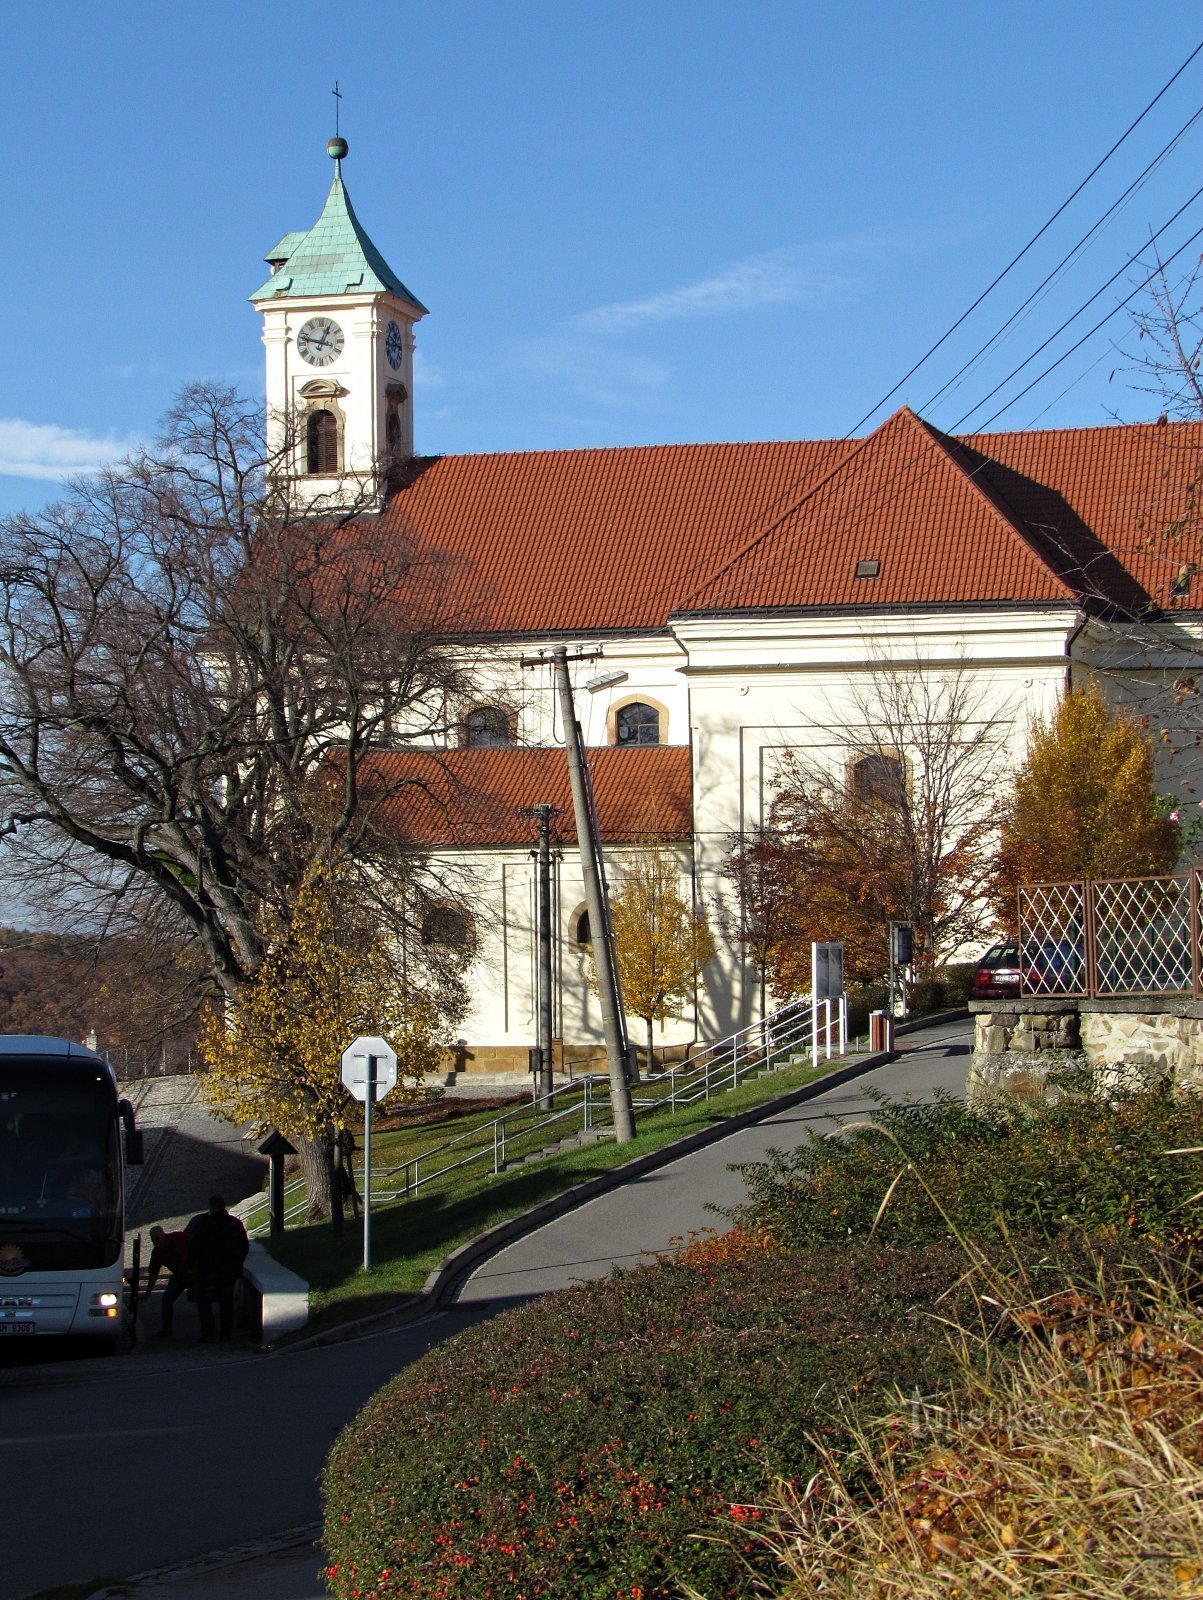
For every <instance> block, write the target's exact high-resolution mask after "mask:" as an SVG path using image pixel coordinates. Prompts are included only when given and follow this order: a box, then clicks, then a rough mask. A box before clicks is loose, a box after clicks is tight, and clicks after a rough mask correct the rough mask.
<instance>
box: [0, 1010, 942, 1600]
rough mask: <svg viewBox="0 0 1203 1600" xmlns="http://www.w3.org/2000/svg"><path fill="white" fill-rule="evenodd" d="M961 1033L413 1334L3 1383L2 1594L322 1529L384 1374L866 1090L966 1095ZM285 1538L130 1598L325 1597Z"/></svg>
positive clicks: (852, 1112) (742, 1145) (936, 1034)
mask: <svg viewBox="0 0 1203 1600" xmlns="http://www.w3.org/2000/svg"><path fill="white" fill-rule="evenodd" d="M971 1027H972V1025H971V1023H969V1022H968V1021H965V1022H959V1023H953V1024H946V1025H944V1026H942V1027H938V1028H936V1029H932V1030H927V1031H926V1032H925V1033H922V1034H913V1035H910V1036H909V1037H907V1038H905V1039H903V1040H902V1041H900V1043H901V1044H902V1045H903V1046H904V1053H903V1054H902V1055H901V1056H900V1058H899V1059H898V1060H896V1061H894V1062H891V1063H889V1064H888V1065H886V1066H884V1067H878V1068H874V1069H872V1070H871V1071H869V1072H867V1073H866V1074H865V1075H864V1076H863V1077H861V1078H858V1079H857V1080H855V1081H854V1082H851V1083H847V1084H844V1085H842V1086H840V1087H837V1088H835V1089H833V1090H830V1091H828V1092H827V1093H826V1094H824V1095H822V1096H821V1097H819V1098H817V1099H815V1100H813V1101H810V1102H808V1103H806V1104H804V1105H802V1106H799V1107H795V1108H793V1109H792V1110H789V1111H786V1112H783V1113H781V1114H780V1115H778V1116H775V1117H768V1118H766V1119H765V1120H764V1121H763V1122H761V1123H758V1124H756V1125H755V1126H754V1127H751V1128H747V1129H744V1130H743V1131H741V1132H739V1133H736V1134H733V1135H731V1136H730V1137H729V1138H727V1139H724V1140H722V1141H720V1142H718V1143H717V1144H714V1145H711V1146H709V1147H707V1148H706V1149H704V1150H701V1151H696V1152H694V1153H693V1154H692V1155H689V1156H686V1157H683V1158H681V1159H680V1160H678V1161H676V1162H674V1163H672V1164H671V1165H669V1166H667V1167H664V1168H661V1169H660V1170H659V1171H657V1172H654V1173H651V1174H648V1175H647V1176H646V1177H644V1178H641V1179H638V1180H636V1181H635V1182H633V1183H630V1184H628V1185H626V1186H624V1187H623V1188H622V1189H620V1190H616V1191H614V1192H612V1193H610V1194H607V1195H603V1196H600V1197H598V1198H597V1199H595V1200H592V1201H590V1202H589V1203H588V1204H586V1205H584V1206H581V1207H579V1208H578V1209H577V1210H576V1211H574V1212H570V1213H568V1214H567V1215H566V1216H564V1217H561V1218H559V1219H557V1220H556V1221H554V1222H552V1223H549V1224H547V1225H545V1226H544V1227H542V1228H540V1229H539V1230H538V1231H537V1232H535V1233H532V1234H530V1235H528V1236H527V1237H526V1238H524V1239H521V1240H519V1241H517V1242H515V1243H514V1244H512V1245H510V1246H509V1247H508V1248H507V1249H505V1250H503V1251H501V1252H500V1253H499V1254H498V1255H496V1256H494V1257H492V1258H490V1259H489V1260H488V1261H486V1262H484V1263H483V1264H482V1265H481V1266H480V1267H478V1268H477V1269H476V1270H475V1271H474V1272H473V1273H472V1274H471V1275H470V1276H469V1277H468V1278H467V1279H466V1281H465V1282H464V1283H463V1284H462V1285H461V1286H460V1289H459V1293H458V1298H457V1301H456V1303H455V1304H454V1305H453V1306H452V1307H451V1308H450V1309H448V1310H446V1311H444V1312H441V1313H439V1314H437V1315H434V1316H431V1317H429V1318H427V1319H425V1320H424V1321H422V1322H419V1323H414V1324H411V1325H409V1326H408V1327H403V1328H399V1329H395V1330H390V1331H389V1332H387V1333H382V1334H377V1335H375V1336H373V1337H372V1338H368V1339H359V1340H355V1341H352V1342H348V1343H345V1344H339V1345H331V1346H327V1347H324V1348H321V1349H313V1350H303V1351H293V1352H290V1351H283V1352H280V1353H279V1354H276V1355H271V1356H258V1355H255V1356H250V1355H248V1357H247V1358H246V1359H245V1360H243V1361H233V1362H229V1363H225V1364H223V1365H221V1366H219V1367H204V1368H196V1369H191V1368H189V1367H188V1366H187V1365H181V1366H179V1367H176V1368H175V1369H174V1370H171V1371H153V1372H152V1371H147V1370H141V1371H140V1370H138V1369H137V1368H136V1367H135V1366H133V1365H131V1366H129V1367H123V1366H122V1364H121V1363H120V1362H119V1361H113V1362H112V1363H106V1364H105V1366H104V1369H103V1371H102V1372H98V1370H97V1364H96V1363H93V1362H87V1363H81V1364H80V1366H79V1368H78V1370H72V1368H71V1367H70V1366H67V1365H60V1366H48V1367H45V1368H37V1369H29V1368H25V1369H22V1370H19V1371H18V1370H10V1371H0V1474H2V1475H3V1481H4V1500H5V1514H4V1518H3V1523H2V1524H0V1526H2V1528H3V1532H2V1534H0V1600H17V1597H22V1596H26V1595H29V1594H31V1593H34V1592H36V1591H38V1590H40V1589H44V1588H48V1587H50V1586H51V1585H54V1584H65V1583H68V1582H82V1581H84V1580H87V1579H90V1578H105V1579H110V1580H111V1579H117V1578H121V1577H122V1576H125V1575H129V1574H136V1573H142V1572H146V1571H147V1570H148V1569H154V1568H163V1567H170V1566H172V1565H174V1564H177V1563H186V1562H188V1561H191V1560H194V1559H195V1558H198V1557H203V1556H204V1554H205V1553H206V1552H211V1551H223V1550H228V1549H230V1547H232V1546H238V1545H244V1544H245V1545H249V1546H251V1547H255V1546H256V1541H260V1540H262V1539H263V1538H264V1536H273V1535H280V1534H281V1532H282V1530H288V1529H298V1528H301V1527H303V1526H304V1525H307V1524H314V1523H316V1521H317V1518H318V1514H319V1500H318V1487H317V1477H318V1473H319V1471H320V1469H321V1465H322V1461H323V1459H324V1458H325V1455H326V1453H327V1451H328V1449H329V1447H330V1444H331V1442H332V1440H333V1438H334V1436H335V1434H336V1433H337V1432H338V1430H339V1428H340V1427H341V1426H342V1425H343V1423H345V1422H346V1421H347V1420H348V1419H349V1418H350V1417H352V1416H353V1415H354V1414H355V1412H356V1411H357V1410H358V1409H359V1407H360V1406H361V1405H362V1404H363V1403H364V1401H365V1400H366V1399H367V1398H368V1396H369V1395H371V1394H372V1393H373V1392H374V1391H375V1390H376V1389H377V1388H379V1387H380V1385H381V1384H382V1383H384V1382H385V1381H386V1380H387V1379H388V1378H389V1377H391V1376H392V1374H393V1373H395V1372H396V1371H398V1370H399V1369H400V1368H401V1367H403V1366H405V1365H407V1364H408V1363H409V1362H411V1361H413V1360H414V1359H416V1358H417V1357H418V1356H419V1355H421V1354H422V1353H423V1352H424V1351H425V1350H427V1349H429V1348H430V1347H431V1346H432V1345H434V1344H437V1343H439V1342H441V1341H442V1340H444V1339H447V1338H449V1337H451V1336H452V1335H453V1334H454V1333H455V1332H456V1331H457V1330H458V1329H460V1328H462V1327H463V1326H464V1325H465V1322H468V1321H477V1320H480V1319H482V1318H484V1317H488V1316H491V1315H493V1314H495V1313H496V1312H497V1311H498V1310H501V1309H503V1308H504V1307H506V1306H509V1305H513V1304H515V1303H517V1302H518V1301H521V1300H524V1299H528V1298H530V1297H531V1296H533V1295H538V1294H544V1293H547V1292H548V1291H550V1290H552V1289H555V1288H559V1287H561V1286H562V1285H565V1284H569V1283H575V1282H579V1281H581V1280H582V1279H586V1278H595V1277H599V1276H602V1275H604V1274H605V1273H607V1272H609V1271H610V1269H611V1267H612V1266H619V1267H631V1266H635V1265H637V1264H638V1263H639V1262H640V1261H641V1260H646V1259H648V1258H649V1256H650V1255H653V1254H654V1253H656V1252H657V1251H662V1250H666V1249H669V1248H671V1246H672V1243H673V1241H674V1240H675V1239H680V1238H684V1237H686V1236H687V1235H688V1234H689V1233H691V1232H695V1231H697V1230H700V1229H703V1228H706V1227H717V1228H721V1227H722V1226H723V1225H724V1224H723V1220H722V1218H721V1217H720V1216H717V1215H716V1214H715V1213H714V1212H713V1211H712V1210H710V1209H708V1207H709V1206H710V1205H711V1204H712V1203H713V1204H717V1205H720V1206H725V1205H730V1204H734V1203H735V1202H737V1201H738V1200H739V1198H740V1197H741V1195H742V1192H743V1191H742V1183H741V1181H740V1179H739V1177H738V1174H736V1173H733V1172H731V1171H730V1170H729V1166H730V1164H731V1163H739V1162H744V1161H750V1160H755V1159H756V1158H757V1157H758V1156H760V1155H763V1153H764V1152H765V1151H766V1150H767V1149H769V1148H770V1147H773V1146H776V1147H779V1148H786V1149H788V1148H790V1147H791V1146H793V1145H795V1144H797V1143H799V1142H801V1140H802V1139H803V1138H804V1137H805V1134H806V1132H807V1130H808V1129H811V1128H817V1129H820V1130H822V1129H824V1128H828V1127H831V1126H834V1125H835V1123H836V1122H837V1121H846V1120H849V1119H854V1118H856V1117H858V1116H860V1115H863V1114H864V1113H865V1112H867V1110H868V1109H869V1107H870V1101H869V1100H868V1099H867V1098H866V1096H865V1092H864V1091H865V1089H866V1088H867V1087H870V1086H873V1087H876V1088H878V1089H880V1090H881V1091H883V1092H884V1093H887V1094H889V1095H892V1096H895V1097H901V1096H903V1095H911V1096H914V1097H916V1098H927V1097H928V1096H930V1094H931V1093H932V1092H933V1091H934V1090H935V1089H936V1088H946V1089H948V1090H950V1091H952V1092H953V1093H956V1094H960V1093H961V1092H963V1089H964V1083H965V1070H966V1067H967V1065H968V1055H969V1050H970V1042H971V1036H972V1035H971ZM281 1544H282V1546H283V1548H281V1550H280V1551H279V1552H278V1555H277V1556H276V1557H270V1556H267V1555H258V1556H257V1555H255V1554H253V1553H252V1554H250V1555H246V1556H244V1558H243V1559H242V1560H241V1561H240V1562H233V1563H227V1564H226V1565H225V1567H224V1568H222V1569H221V1570H217V1569H210V1570H208V1571H207V1572H203V1571H200V1570H194V1571H193V1572H192V1574H191V1576H189V1575H188V1573H186V1572H185V1571H182V1570H181V1571H179V1572H177V1573H176V1575H175V1576H174V1578H170V1579H164V1580H160V1581H159V1582H155V1583H146V1584H140V1585H139V1586H138V1587H137V1588H136V1589H135V1590H134V1591H133V1592H134V1593H136V1594H137V1595H138V1596H140V1597H144V1600H150V1597H151V1596H152V1595H153V1596H156V1597H157V1596H159V1595H160V1594H162V1595H164V1596H166V1595H169V1594H172V1595H174V1594H178V1595H179V1596H180V1600H184V1596H185V1594H189V1595H203V1596H205V1600H227V1597H228V1600H235V1597H238V1600H242V1597H243V1596H245V1597H247V1600H251V1597H254V1600H316V1597H320V1596H321V1595H322V1594H323V1593H324V1590H323V1588H322V1586H321V1584H320V1583H319V1582H318V1581H317V1579H316V1577H315V1575H314V1574H315V1567H316V1557H315V1556H314V1554H313V1553H312V1551H310V1550H308V1549H307V1548H306V1547H304V1546H301V1547H298V1546H297V1544H296V1540H295V1539H293V1540H292V1542H291V1544H290V1543H289V1540H288V1538H287V1537H285V1538H283V1539H282V1540H281Z"/></svg>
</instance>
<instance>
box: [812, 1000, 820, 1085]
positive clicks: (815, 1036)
mask: <svg viewBox="0 0 1203 1600" xmlns="http://www.w3.org/2000/svg"><path fill="white" fill-rule="evenodd" d="M810 1065H811V1068H812V1069H813V1070H814V1071H815V1072H817V1071H818V1070H819V1002H818V1001H817V1000H816V999H815V997H814V995H813V994H812V995H811V997H810Z"/></svg>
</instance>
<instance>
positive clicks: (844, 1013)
mask: <svg viewBox="0 0 1203 1600" xmlns="http://www.w3.org/2000/svg"><path fill="white" fill-rule="evenodd" d="M847 1048H848V996H847V995H846V994H841V995H840V1054H841V1055H843V1054H844V1052H845V1051H846V1050H847Z"/></svg>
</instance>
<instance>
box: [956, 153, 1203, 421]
mask: <svg viewBox="0 0 1203 1600" xmlns="http://www.w3.org/2000/svg"><path fill="white" fill-rule="evenodd" d="M1200 195H1203V185H1201V186H1200V187H1199V188H1198V189H1196V190H1195V192H1194V194H1192V195H1191V197H1190V199H1189V200H1187V201H1184V203H1183V204H1182V205H1180V206H1179V207H1178V209H1177V211H1175V212H1174V215H1173V216H1172V217H1171V218H1170V219H1169V221H1168V222H1163V223H1162V225H1161V227H1160V228H1158V229H1157V231H1156V233H1154V234H1151V235H1150V237H1149V241H1148V244H1149V245H1152V244H1156V243H1157V240H1158V239H1160V237H1161V235H1162V234H1163V233H1165V232H1166V230H1167V229H1168V228H1171V227H1173V225H1174V223H1175V222H1177V220H1178V218H1179V217H1180V216H1181V215H1182V213H1183V212H1184V211H1188V210H1189V209H1190V207H1191V206H1193V205H1194V203H1195V201H1196V200H1197V199H1198V198H1199V196H1200ZM1193 237H1194V238H1196V239H1197V238H1198V237H1199V235H1198V234H1195V235H1194V236H1193ZM1146 249H1148V245H1142V246H1141V248H1140V249H1139V250H1137V251H1135V252H1134V253H1133V254H1132V255H1130V256H1129V257H1128V259H1127V260H1126V261H1125V262H1124V263H1123V264H1122V265H1121V266H1118V267H1117V268H1116V269H1115V271H1114V272H1113V273H1112V274H1111V276H1110V277H1109V278H1108V279H1107V281H1106V283H1103V284H1101V285H1100V286H1099V287H1098V288H1097V289H1096V290H1095V291H1094V293H1093V294H1092V295H1091V296H1090V297H1089V298H1088V299H1086V300H1084V301H1083V302H1082V304H1081V305H1080V306H1078V308H1077V310H1076V311H1072V312H1071V313H1070V315H1069V316H1068V317H1066V318H1065V320H1064V322H1062V323H1061V325H1060V327H1057V328H1054V329H1053V331H1052V333H1050V334H1049V336H1048V338H1047V339H1044V340H1042V341H1041V343H1040V344H1038V345H1037V346H1036V348H1035V349H1034V350H1033V351H1031V352H1030V353H1029V354H1028V355H1026V356H1025V357H1024V358H1023V360H1022V361H1021V362H1020V363H1019V365H1018V366H1016V367H1012V369H1011V371H1010V372H1008V373H1007V375H1006V377H1005V378H1001V379H1000V380H999V382H998V383H996V384H995V385H994V387H993V389H990V390H989V391H988V392H987V393H986V394H984V395H983V396H982V398H981V399H980V400H979V401H977V403H976V404H975V405H972V406H970V408H969V410H968V411H966V412H965V414H964V415H963V416H961V417H958V418H957V420H956V422H954V423H953V425H952V427H951V428H950V429H949V432H950V433H955V432H956V430H957V429H958V428H959V427H960V426H961V424H962V423H963V422H965V421H966V420H967V419H968V418H969V417H971V416H972V415H973V413H974V412H975V411H980V410H981V408H982V406H984V405H985V404H986V402H987V401H988V400H993V398H994V396H995V395H996V394H997V393H998V392H999V390H1000V389H1004V388H1005V387H1006V386H1007V384H1008V383H1010V381H1011V379H1012V378H1016V377H1018V376H1019V374H1020V373H1021V372H1022V371H1023V369H1024V368H1025V367H1026V366H1027V365H1028V364H1029V363H1030V362H1032V361H1035V359H1036V357H1037V356H1038V355H1040V354H1041V352H1042V351H1044V350H1047V349H1048V347H1049V345H1050V344H1052V342H1053V340H1054V339H1056V338H1058V337H1059V335H1061V334H1062V333H1064V332H1065V330H1066V328H1068V327H1069V326H1070V324H1071V323H1073V322H1076V321H1077V320H1078V318H1079V317H1080V316H1081V315H1082V313H1083V312H1084V311H1085V310H1086V309H1087V308H1088V307H1089V306H1092V305H1093V304H1094V302H1095V301H1096V300H1097V299H1098V298H1099V296H1100V295H1101V294H1105V293H1106V292H1107V290H1108V289H1109V288H1110V287H1111V285H1112V284H1113V283H1114V282H1115V280H1116V279H1117V278H1119V277H1122V276H1123V274H1124V273H1125V272H1127V271H1128V269H1129V268H1130V267H1132V266H1133V265H1135V263H1137V262H1138V261H1139V260H1140V258H1141V256H1142V255H1143V254H1144V252H1145V250H1146ZM1181 253H1182V252H1181V250H1177V251H1175V252H1174V254H1175V255H1180V254H1181ZM1171 259H1173V258H1172V257H1171ZM1154 277H1156V273H1155V272H1153V273H1150V274H1149V276H1148V277H1147V278H1146V279H1145V280H1144V282H1143V283H1142V284H1140V285H1139V286H1138V288H1137V290H1136V291H1135V292H1136V293H1139V290H1140V289H1142V288H1145V287H1147V285H1148V284H1149V283H1151V282H1152V280H1153V278H1154ZM1132 298H1133V297H1132V295H1129V296H1128V297H1127V299H1125V300H1121V301H1120V303H1119V305H1117V306H1115V307H1114V308H1113V309H1112V310H1111V311H1110V312H1108V314H1107V317H1105V318H1104V319H1103V320H1104V322H1105V321H1109V320H1110V318H1111V317H1113V316H1114V315H1115V313H1116V311H1118V310H1120V309H1121V308H1122V307H1123V306H1126V305H1127V304H1128V301H1129V300H1131V299H1132ZM1102 325H1103V324H1102V323H1099V324H1098V327H1102ZM1074 348H1075V349H1076V348H1077V346H1075V347H1074ZM1025 392H1026V391H1025ZM928 404H929V405H930V404H931V402H930V401H929V402H928Z"/></svg>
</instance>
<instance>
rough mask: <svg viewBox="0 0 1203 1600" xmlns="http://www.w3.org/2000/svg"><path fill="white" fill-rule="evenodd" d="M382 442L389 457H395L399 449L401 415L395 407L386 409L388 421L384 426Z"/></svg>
mask: <svg viewBox="0 0 1203 1600" xmlns="http://www.w3.org/2000/svg"><path fill="white" fill-rule="evenodd" d="M384 434H385V438H384V442H385V444H386V445H387V447H388V451H389V454H390V455H395V454H396V452H397V451H398V450H400V448H401V415H400V412H399V411H398V410H397V408H396V406H390V407H389V408H388V421H387V422H386V423H385V425H384Z"/></svg>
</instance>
